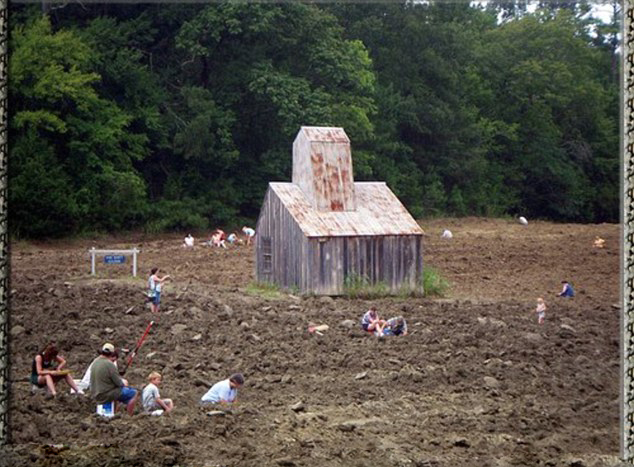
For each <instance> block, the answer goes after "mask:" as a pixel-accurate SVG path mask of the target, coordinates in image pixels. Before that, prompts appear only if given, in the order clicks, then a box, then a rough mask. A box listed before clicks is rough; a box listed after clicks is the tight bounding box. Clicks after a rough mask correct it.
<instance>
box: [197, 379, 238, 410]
mask: <svg viewBox="0 0 634 467" xmlns="http://www.w3.org/2000/svg"><path fill="white" fill-rule="evenodd" d="M243 384H244V376H242V374H241V373H234V374H233V375H231V376H230V377H229V379H225V380H223V381H219V382H217V383H216V384H214V385H213V386H212V387H211V389H209V391H207V392H206V393H205V395H204V396H203V397H202V398H201V399H200V404H201V405H203V406H204V405H209V404H223V405H224V404H233V403H235V402H236V400H237V397H238V389H239V388H240V387H241V386H242V385H243Z"/></svg>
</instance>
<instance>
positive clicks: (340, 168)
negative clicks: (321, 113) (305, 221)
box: [292, 126, 356, 212]
mask: <svg viewBox="0 0 634 467" xmlns="http://www.w3.org/2000/svg"><path fill="white" fill-rule="evenodd" d="M292 182H293V183H294V184H295V185H297V186H298V187H299V188H300V189H301V190H302V192H303V193H304V195H305V196H306V198H307V200H308V202H309V203H310V204H311V205H312V207H313V208H314V209H315V210H317V211H320V212H333V211H334V212H336V211H356V200H355V193H354V179H353V172H352V155H351V152H350V140H349V139H348V136H347V135H346V133H345V131H343V128H335V127H313V126H303V127H302V128H301V129H300V130H299V133H297V137H296V138H295V141H294V142H293V180H292Z"/></svg>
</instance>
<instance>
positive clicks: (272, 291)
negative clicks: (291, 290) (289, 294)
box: [246, 282, 285, 300]
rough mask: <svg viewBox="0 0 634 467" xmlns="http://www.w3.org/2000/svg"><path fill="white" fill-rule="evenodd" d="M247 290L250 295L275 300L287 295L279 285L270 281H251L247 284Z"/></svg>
mask: <svg viewBox="0 0 634 467" xmlns="http://www.w3.org/2000/svg"><path fill="white" fill-rule="evenodd" d="M246 292H247V293H248V294H249V295H256V296H258V297H263V298H267V299H274V300H275V299H281V298H283V297H284V295H285V294H284V293H283V292H282V291H281V290H280V288H279V287H278V286H277V285H275V284H271V283H270V282H251V283H250V284H249V285H247V288H246Z"/></svg>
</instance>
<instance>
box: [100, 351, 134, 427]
mask: <svg viewBox="0 0 634 467" xmlns="http://www.w3.org/2000/svg"><path fill="white" fill-rule="evenodd" d="M117 357H118V352H117V350H116V349H115V347H114V345H112V344H110V343H106V344H104V345H103V347H102V348H101V355H100V356H99V357H97V359H96V360H95V361H94V362H93V364H92V365H91V368H90V395H91V396H92V398H93V399H94V400H95V402H97V404H106V403H108V402H112V401H115V402H121V403H123V404H125V406H126V409H127V411H128V414H129V415H132V414H134V405H135V404H136V400H137V398H138V397H139V392H138V391H137V390H136V389H134V388H131V387H129V386H128V381H127V380H126V379H123V378H122V377H121V376H120V375H119V371H118V370H117V367H116V366H115V364H114V361H115V360H116V359H117Z"/></svg>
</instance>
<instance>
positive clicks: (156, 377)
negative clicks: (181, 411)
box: [141, 371, 174, 415]
mask: <svg viewBox="0 0 634 467" xmlns="http://www.w3.org/2000/svg"><path fill="white" fill-rule="evenodd" d="M147 379H148V381H149V382H150V384H148V385H147V386H145V388H143V393H142V394H141V402H142V403H143V411H144V412H145V413H151V414H152V415H162V414H163V411H165V413H170V412H171V411H172V410H173V409H174V403H173V402H172V399H162V398H161V395H160V394H159V390H158V386H159V384H161V381H162V380H163V377H162V376H161V374H160V373H158V372H156V371H153V372H152V373H150V375H149V376H148V377H147Z"/></svg>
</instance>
